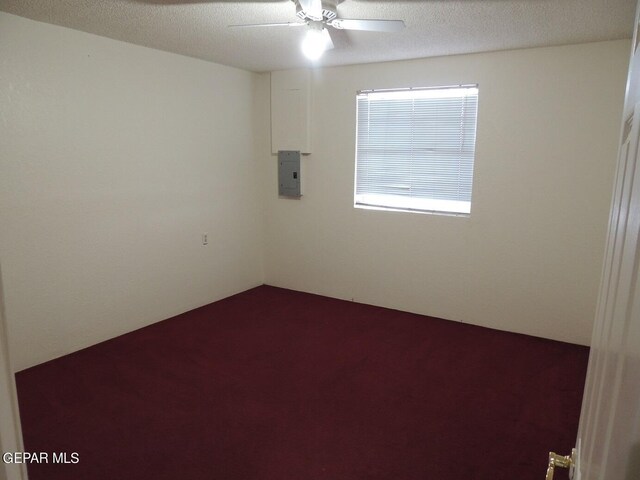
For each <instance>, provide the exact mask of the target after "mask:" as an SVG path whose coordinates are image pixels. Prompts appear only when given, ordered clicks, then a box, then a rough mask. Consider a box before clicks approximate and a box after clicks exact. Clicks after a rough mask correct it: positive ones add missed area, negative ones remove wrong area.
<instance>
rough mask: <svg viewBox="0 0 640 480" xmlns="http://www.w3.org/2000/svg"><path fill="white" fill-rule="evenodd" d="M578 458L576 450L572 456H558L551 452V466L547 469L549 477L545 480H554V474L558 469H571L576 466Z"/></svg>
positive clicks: (572, 452)
mask: <svg viewBox="0 0 640 480" xmlns="http://www.w3.org/2000/svg"><path fill="white" fill-rule="evenodd" d="M575 456H576V449H575V448H574V449H573V450H572V451H571V455H566V456H564V457H563V456H562V455H558V454H557V453H554V452H549V466H548V467H547V476H546V477H545V480H553V473H554V471H555V469H556V467H560V468H571V467H572V466H573V465H574V461H575Z"/></svg>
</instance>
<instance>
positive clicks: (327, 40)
mask: <svg viewBox="0 0 640 480" xmlns="http://www.w3.org/2000/svg"><path fill="white" fill-rule="evenodd" d="M322 37H323V38H324V41H325V45H326V47H325V50H331V49H333V48H334V45H333V39H332V38H331V34H330V33H329V30H327V29H326V28H323V29H322Z"/></svg>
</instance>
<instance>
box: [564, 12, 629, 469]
mask: <svg viewBox="0 0 640 480" xmlns="http://www.w3.org/2000/svg"><path fill="white" fill-rule="evenodd" d="M638 19H639V17H638V12H636V19H635V25H636V28H635V32H634V40H633V46H634V48H633V52H632V56H631V64H630V68H629V77H628V81H627V93H626V98H625V106H624V115H623V128H622V134H621V142H620V151H619V158H618V167H617V173H616V181H615V188H614V194H613V202H612V205H611V217H610V220H609V235H608V240H607V247H606V253H605V260H604V269H603V274H602V284H601V286H600V297H599V300H598V308H597V313H596V322H595V327H594V331H593V339H592V343H591V356H590V358H589V369H588V372H587V383H586V388H585V395H584V398H583V401H582V413H581V416H580V427H579V430H578V439H577V443H576V458H575V469H574V476H573V478H574V480H605V479H606V480H632V479H633V480H638V479H640V281H639V280H640V279H639V278H638V274H639V264H640V163H639V159H638V156H639V153H640V151H639V149H638V144H639V141H640V55H639V52H640V49H638V48H637V45H638V40H637V39H638Z"/></svg>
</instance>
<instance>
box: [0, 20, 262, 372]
mask: <svg viewBox="0 0 640 480" xmlns="http://www.w3.org/2000/svg"><path fill="white" fill-rule="evenodd" d="M0 65H1V67H0V93H1V94H0V112H1V113H0V114H1V115H2V120H1V123H0V138H2V141H1V142H0V258H1V259H2V265H3V273H4V280H5V300H6V316H7V323H8V325H9V327H10V330H11V334H12V335H11V338H10V341H11V352H12V357H13V365H14V367H15V368H17V369H23V368H26V367H29V366H31V365H34V364H37V363H40V362H43V361H46V360H50V359H52V358H55V357H57V356H60V355H63V354H67V353H69V352H71V351H74V350H77V349H80V348H83V347H86V346H89V345H92V344H95V343H97V342H100V341H102V340H105V339H107V338H110V337H113V336H117V335H119V334H122V333H125V332H128V331H131V330H133V329H135V328H138V327H142V326H144V325H147V324H149V323H152V322H155V321H159V320H163V319H165V318H168V317H171V316H173V315H175V314H178V313H181V312H184V311H187V310H190V309H193V308H195V307H198V306H201V305H204V304H208V303H210V302H212V301H215V300H217V299H220V298H223V297H226V296H228V295H231V294H233V293H236V292H239V291H242V290H246V289H248V288H251V287H253V286H256V285H259V284H262V283H263V268H262V223H261V222H262V207H261V199H260V195H259V194H258V192H259V191H260V188H261V187H260V186H259V185H258V182H259V180H260V179H259V177H258V175H257V174H256V167H257V165H258V164H257V163H256V160H255V155H254V148H253V145H254V143H253V142H254V140H253V131H254V128H253V106H252V103H253V98H252V92H253V89H254V83H255V78H256V77H255V76H254V75H253V74H251V73H249V72H245V71H241V70H237V69H232V68H228V67H223V66H219V65H215V64H212V63H207V62H204V61H200V60H195V59H191V58H187V57H181V56H178V55H173V54H169V53H165V52H160V51H156V50H151V49H147V48H143V47H139V46H134V45H130V44H126V43H122V42H117V41H114V40H110V39H106V38H102V37H98V36H94V35H89V34H86V33H81V32H77V31H73V30H69V29H65V28H61V27H57V26H52V25H47V24H43V23H38V22H34V21H31V20H26V19H23V18H20V17H16V16H12V15H7V14H4V13H0ZM205 232H206V233H208V234H209V245H208V246H203V245H202V241H201V235H202V234H203V233H205Z"/></svg>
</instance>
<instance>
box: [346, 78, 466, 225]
mask: <svg viewBox="0 0 640 480" xmlns="http://www.w3.org/2000/svg"><path fill="white" fill-rule="evenodd" d="M477 111H478V86H477V85H464V86H456V87H441V88H426V89H405V90H384V91H377V90H371V91H363V92H360V93H359V94H358V96H357V138H356V186H355V205H356V206H360V207H368V208H385V209H398V210H417V211H431V212H447V213H462V214H468V213H470V212H471V187H472V183H473V160H474V156H475V143H476V116H477Z"/></svg>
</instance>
